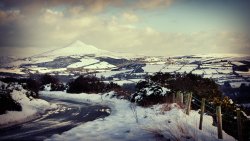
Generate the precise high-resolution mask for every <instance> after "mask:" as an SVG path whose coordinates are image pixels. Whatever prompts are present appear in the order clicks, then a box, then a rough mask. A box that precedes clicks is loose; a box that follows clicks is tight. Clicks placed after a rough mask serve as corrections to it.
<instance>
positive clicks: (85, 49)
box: [39, 40, 109, 57]
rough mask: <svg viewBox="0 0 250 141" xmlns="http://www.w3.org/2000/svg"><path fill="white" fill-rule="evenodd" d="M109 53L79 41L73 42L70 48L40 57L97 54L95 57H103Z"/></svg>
mask: <svg viewBox="0 0 250 141" xmlns="http://www.w3.org/2000/svg"><path fill="white" fill-rule="evenodd" d="M105 53H109V51H106V50H101V49H98V48H97V47H95V46H93V45H88V44H85V43H83V42H81V41H79V40H77V41H75V42H73V43H72V44H70V45H69V46H66V47H63V48H59V49H55V50H52V51H49V52H46V53H43V54H40V55H39V56H54V57H59V56H77V55H87V54H95V55H101V54H105Z"/></svg>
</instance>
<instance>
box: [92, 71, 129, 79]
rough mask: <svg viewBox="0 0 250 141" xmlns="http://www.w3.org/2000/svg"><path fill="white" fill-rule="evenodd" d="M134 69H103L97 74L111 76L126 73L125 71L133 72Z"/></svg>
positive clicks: (98, 75) (99, 76)
mask: <svg viewBox="0 0 250 141" xmlns="http://www.w3.org/2000/svg"><path fill="white" fill-rule="evenodd" d="M131 71H132V70H120V71H103V72H98V73H95V76H96V77H98V78H101V77H102V76H104V77H111V76H113V75H116V74H119V73H125V72H131Z"/></svg>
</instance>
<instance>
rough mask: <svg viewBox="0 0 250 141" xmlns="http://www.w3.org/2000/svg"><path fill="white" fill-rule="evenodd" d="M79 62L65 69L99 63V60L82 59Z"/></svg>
mask: <svg viewBox="0 0 250 141" xmlns="http://www.w3.org/2000/svg"><path fill="white" fill-rule="evenodd" d="M80 61H81V62H77V63H74V64H71V65H69V66H67V68H79V67H84V66H87V65H91V64H95V63H98V62H100V61H99V60H97V59H93V58H83V59H81V60H80Z"/></svg>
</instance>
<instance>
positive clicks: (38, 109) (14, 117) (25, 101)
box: [0, 82, 57, 126]
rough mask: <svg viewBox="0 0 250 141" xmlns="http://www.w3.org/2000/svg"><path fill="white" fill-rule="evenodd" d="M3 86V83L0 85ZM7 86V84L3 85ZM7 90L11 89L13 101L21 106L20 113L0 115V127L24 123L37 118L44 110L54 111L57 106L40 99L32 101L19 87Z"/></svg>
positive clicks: (11, 112)
mask: <svg viewBox="0 0 250 141" xmlns="http://www.w3.org/2000/svg"><path fill="white" fill-rule="evenodd" d="M0 84H1V85H2V84H5V83H2V82H1V83H0ZM5 85H6V86H7V84H5ZM8 89H13V91H12V92H11V93H10V95H11V97H12V99H13V100H15V101H17V102H18V103H20V104H21V106H22V111H7V113H6V114H3V115H0V126H10V125H12V124H16V123H21V122H25V121H28V120H31V119H34V118H36V117H38V116H39V115H40V114H42V113H44V112H45V111H46V110H49V109H54V108H56V107H57V106H56V105H55V104H50V103H48V102H47V101H45V100H42V99H34V98H32V97H27V96H26V93H27V90H25V89H23V87H22V86H21V85H17V84H16V85H13V86H11V87H9V88H8Z"/></svg>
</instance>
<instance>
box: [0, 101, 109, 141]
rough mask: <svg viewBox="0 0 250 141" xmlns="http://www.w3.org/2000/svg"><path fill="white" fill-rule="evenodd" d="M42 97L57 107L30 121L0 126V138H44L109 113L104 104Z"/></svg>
mask: <svg viewBox="0 0 250 141" xmlns="http://www.w3.org/2000/svg"><path fill="white" fill-rule="evenodd" d="M43 99H45V100H47V101H48V102H50V103H56V104H57V105H58V108H57V109H55V110H52V111H48V112H47V113H46V114H44V115H43V116H41V117H39V118H37V119H34V120H32V121H29V122H26V123H23V124H19V125H14V126H11V127H7V128H2V129H1V128H0V140H18V141H20V140H38V141H39V140H44V139H46V138H48V137H50V136H52V135H54V134H61V133H63V132H65V131H68V130H70V129H71V128H73V127H76V126H77V125H79V124H83V123H85V122H88V121H93V120H95V119H97V118H104V117H106V116H108V115H109V113H110V112H109V111H110V108H108V107H105V106H100V105H90V104H87V103H82V102H75V101H70V100H58V99H52V98H43Z"/></svg>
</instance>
